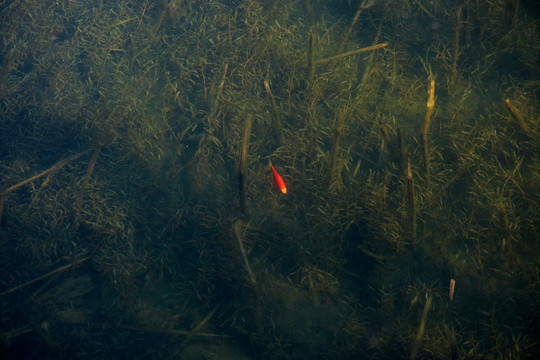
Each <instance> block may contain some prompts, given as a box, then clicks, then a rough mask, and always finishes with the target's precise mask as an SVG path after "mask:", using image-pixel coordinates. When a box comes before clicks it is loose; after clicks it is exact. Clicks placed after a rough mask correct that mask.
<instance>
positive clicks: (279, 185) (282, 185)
mask: <svg viewBox="0 0 540 360" xmlns="http://www.w3.org/2000/svg"><path fill="white" fill-rule="evenodd" d="M270 169H272V174H273V175H274V184H275V185H276V187H277V188H278V189H279V191H281V193H283V194H286V193H287V187H286V186H285V181H283V178H282V177H281V176H280V175H279V174H278V172H277V170H276V169H275V168H274V165H272V163H270Z"/></svg>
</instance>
